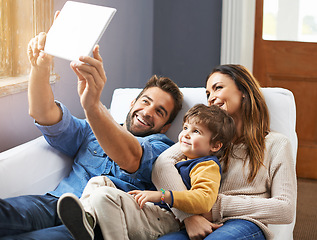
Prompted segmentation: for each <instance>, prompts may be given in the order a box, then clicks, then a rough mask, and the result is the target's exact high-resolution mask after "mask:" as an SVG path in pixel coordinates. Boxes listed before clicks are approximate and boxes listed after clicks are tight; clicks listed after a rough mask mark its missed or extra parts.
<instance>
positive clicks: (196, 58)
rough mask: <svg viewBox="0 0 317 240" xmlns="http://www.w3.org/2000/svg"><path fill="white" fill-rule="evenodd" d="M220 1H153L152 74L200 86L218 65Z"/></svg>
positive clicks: (180, 82)
mask: <svg viewBox="0 0 317 240" xmlns="http://www.w3.org/2000/svg"><path fill="white" fill-rule="evenodd" d="M221 12H222V1H221V0H213V1H211V0H198V1H191V0H186V1H184V0H173V1H170V0H159V1H154V46H153V72H154V73H156V74H160V75H165V76H168V77H170V78H172V79H173V80H174V81H175V82H176V83H177V84H178V85H179V86H186V87H197V86H203V85H204V81H205V78H206V76H207V75H208V74H209V72H211V70H212V69H213V67H215V66H217V65H219V64H220V44H221V16H222V14H221Z"/></svg>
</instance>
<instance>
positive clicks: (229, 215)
mask: <svg viewBox="0 0 317 240" xmlns="http://www.w3.org/2000/svg"><path fill="white" fill-rule="evenodd" d="M206 93H207V98H208V105H212V104H215V105H218V106H220V107H221V108H222V109H224V110H226V111H227V112H228V113H229V114H230V115H231V116H232V117H233V119H234V120H235V124H236V133H237V134H236V137H235V139H234V142H233V144H232V146H231V148H230V150H229V151H227V152H226V153H225V155H224V156H223V157H222V158H221V164H222V168H223V174H222V182H221V186H220V189H219V195H218V198H217V201H216V203H215V204H214V206H213V208H212V210H211V212H210V216H209V218H208V219H211V221H212V223H211V222H208V221H207V220H206V218H203V217H202V216H198V215H194V216H188V215H183V213H180V212H178V211H176V210H175V211H174V210H173V212H174V214H175V215H176V216H177V217H178V218H179V219H180V220H183V219H184V218H185V220H184V223H185V226H186V230H187V232H186V231H185V229H184V230H182V231H180V232H176V233H171V234H168V235H165V236H163V237H161V238H160V239H161V240H164V239H165V240H166V239H173V240H175V239H189V238H190V239H240V238H243V237H245V238H243V239H249V237H250V238H252V239H272V238H273V236H272V233H271V232H270V231H269V229H268V228H267V225H268V224H287V223H291V222H292V220H293V218H294V214H295V204H296V197H295V196H296V190H297V189H296V174H295V166H294V161H293V157H292V150H291V145H290V143H289V141H288V139H287V138H286V137H285V136H283V135H281V134H279V133H275V132H270V130H269V126H270V125H269V114H268V109H267V106H266V103H265V100H264V97H263V95H262V93H261V90H260V86H259V83H258V82H257V81H256V79H255V78H254V77H253V76H252V74H251V73H250V72H249V71H248V70H247V69H246V68H244V67H243V66H241V65H221V66H219V67H217V68H215V69H214V70H213V71H212V73H211V74H209V76H208V77H207V81H206ZM181 158H182V155H181V153H180V150H179V144H175V145H174V146H173V147H171V148H170V149H168V150H166V151H165V152H164V153H163V154H162V155H161V156H160V157H159V158H158V159H157V161H156V164H155V168H154V170H153V175H152V180H153V182H154V184H155V185H156V187H159V188H161V187H162V188H164V189H177V190H183V189H184V187H183V184H182V182H181V179H180V178H179V177H178V176H177V175H178V174H177V172H176V171H175V168H174V167H173V166H171V165H174V163H175V162H176V161H178V160H180V159H181ZM215 223H216V224H215ZM219 224H220V225H219ZM222 224H223V225H222Z"/></svg>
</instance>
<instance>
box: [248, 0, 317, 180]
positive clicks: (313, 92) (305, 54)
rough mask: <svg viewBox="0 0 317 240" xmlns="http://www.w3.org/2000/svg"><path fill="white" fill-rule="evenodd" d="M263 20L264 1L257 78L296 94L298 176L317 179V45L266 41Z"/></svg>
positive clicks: (257, 34)
mask: <svg viewBox="0 0 317 240" xmlns="http://www.w3.org/2000/svg"><path fill="white" fill-rule="evenodd" d="M262 19H263V0H257V1H256V20H255V39H254V65H253V73H254V76H255V77H256V78H257V79H258V80H259V81H260V83H261V85H262V86H268V87H283V88H286V89H289V90H290V91H292V92H293V94H294V96H295V102H296V111H297V113H296V118H297V122H296V132H297V135H298V153H297V165H296V167H297V175H298V176H299V177H303V178H313V179H317V104H316V103H317V43H307V42H292V41H267V40H263V39H262V23H263V20H262Z"/></svg>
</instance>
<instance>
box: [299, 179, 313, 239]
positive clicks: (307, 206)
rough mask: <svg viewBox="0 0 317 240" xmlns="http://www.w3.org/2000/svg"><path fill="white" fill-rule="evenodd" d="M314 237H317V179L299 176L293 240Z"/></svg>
mask: <svg viewBox="0 0 317 240" xmlns="http://www.w3.org/2000/svg"><path fill="white" fill-rule="evenodd" d="M315 239H317V180H310V179H301V178H299V179H298V181H297V211H296V224H295V229H294V240H315Z"/></svg>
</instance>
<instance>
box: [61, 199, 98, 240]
mask: <svg viewBox="0 0 317 240" xmlns="http://www.w3.org/2000/svg"><path fill="white" fill-rule="evenodd" d="M57 213H58V216H59V218H60V219H61V220H62V222H63V224H64V225H65V226H66V227H67V229H68V230H69V231H70V233H71V234H72V235H73V237H74V238H75V239H76V240H89V239H93V238H94V233H93V229H92V228H91V227H90V226H89V223H88V221H87V219H86V215H85V211H84V210H83V207H82V205H81V203H80V201H79V199H78V198H77V197H76V196H75V195H74V194H70V193H67V194H64V195H62V196H61V197H60V199H59V200H58V203H57ZM89 230H91V233H90V232H89Z"/></svg>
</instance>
